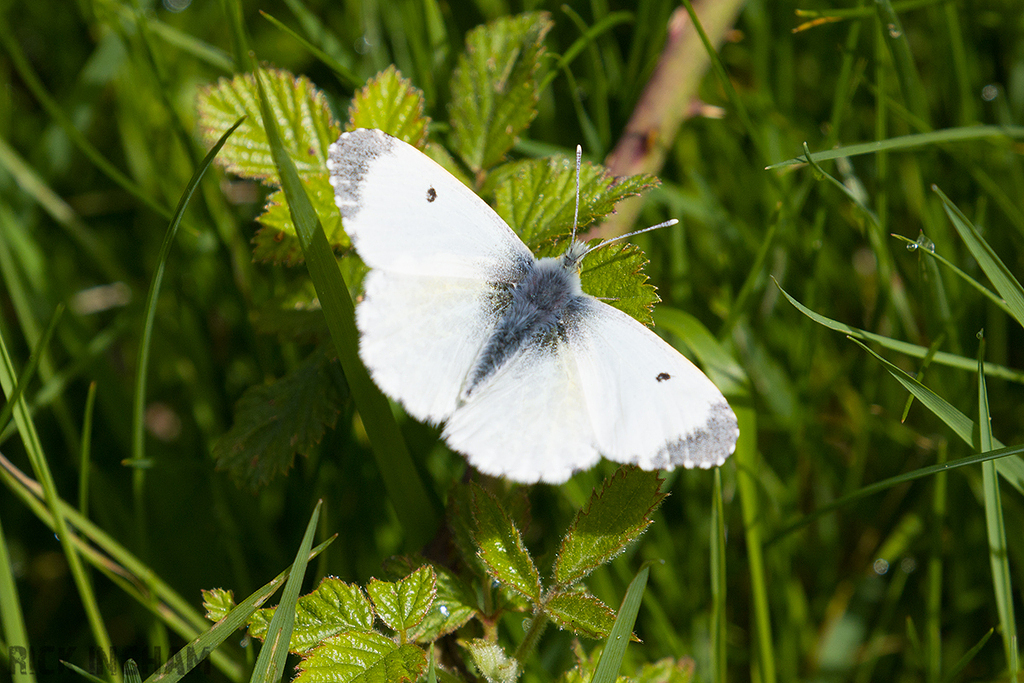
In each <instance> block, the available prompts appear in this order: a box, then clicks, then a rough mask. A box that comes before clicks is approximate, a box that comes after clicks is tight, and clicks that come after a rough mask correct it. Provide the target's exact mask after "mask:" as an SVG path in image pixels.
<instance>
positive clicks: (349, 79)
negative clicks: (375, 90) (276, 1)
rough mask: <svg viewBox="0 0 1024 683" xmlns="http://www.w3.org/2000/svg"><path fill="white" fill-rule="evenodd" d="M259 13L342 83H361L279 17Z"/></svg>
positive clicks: (344, 67) (346, 68) (351, 85)
mask: <svg viewBox="0 0 1024 683" xmlns="http://www.w3.org/2000/svg"><path fill="white" fill-rule="evenodd" d="M260 14H261V15H263V18H264V19H266V20H267V21H269V22H270V23H271V24H273V25H274V26H276V27H277V28H278V29H280V30H281V31H283V32H284V33H287V34H288V35H289V36H291V37H292V38H294V39H295V40H296V41H297V42H298V43H299V44H300V45H302V47H304V48H306V49H307V50H309V53H310V54H311V55H313V56H314V57H316V58H317V59H319V60H320V61H321V62H323V63H324V64H326V65H327V67H328V68H329V69H330V70H331V71H333V72H334V75H335V76H337V77H338V80H339V81H341V84H342V85H344V86H346V87H349V88H352V89H353V90H354V89H356V88H358V87H360V86H361V85H363V82H362V80H361V79H359V78H357V77H356V75H355V74H353V73H352V71H351V70H349V68H348V67H346V66H345V65H344V64H342V63H341V62H339V61H338V60H337V59H335V58H334V57H332V56H330V55H329V54H327V53H326V52H324V51H323V50H321V49H320V48H318V47H317V46H316V45H313V43H311V42H309V41H308V40H306V39H305V38H303V37H302V36H300V35H299V34H298V33H296V32H295V31H293V30H292V29H291V28H289V27H288V26H286V25H285V24H284V23H283V22H281V21H280V20H279V19H277V18H275V17H274V16H273V15H271V14H269V13H268V12H264V11H263V10H260Z"/></svg>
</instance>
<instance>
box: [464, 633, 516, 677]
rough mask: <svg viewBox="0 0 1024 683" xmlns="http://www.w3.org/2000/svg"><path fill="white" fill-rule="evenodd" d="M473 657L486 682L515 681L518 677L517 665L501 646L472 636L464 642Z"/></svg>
mask: <svg viewBox="0 0 1024 683" xmlns="http://www.w3.org/2000/svg"><path fill="white" fill-rule="evenodd" d="M466 649H467V650H469V654H470V656H471V657H472V658H473V664H474V665H476V668H477V671H479V672H480V675H482V676H483V677H484V678H485V679H487V683H515V681H516V679H517V678H519V665H518V663H517V662H516V660H515V659H513V658H511V657H509V656H508V655H507V654H505V651H504V650H502V649H501V646H500V645H498V644H497V643H492V642H490V641H488V640H484V639H483V638H474V639H473V640H471V641H469V642H468V643H466Z"/></svg>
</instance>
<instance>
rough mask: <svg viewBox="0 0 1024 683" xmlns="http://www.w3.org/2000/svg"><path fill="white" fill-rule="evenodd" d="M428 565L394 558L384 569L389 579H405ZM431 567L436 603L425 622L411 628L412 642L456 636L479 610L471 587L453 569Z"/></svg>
mask: <svg viewBox="0 0 1024 683" xmlns="http://www.w3.org/2000/svg"><path fill="white" fill-rule="evenodd" d="M424 564H426V563H424V562H423V560H422V559H420V558H408V557H394V558H391V559H390V560H388V561H386V562H385V563H384V569H385V571H387V572H388V575H389V576H391V575H395V574H397V575H399V576H401V575H408V574H409V573H410V572H412V571H413V570H414V569H415V568H416V567H418V566H422V565H424ZM429 566H430V567H432V568H433V570H434V574H435V576H436V577H437V591H436V595H435V596H434V602H433V604H432V605H431V606H430V610H429V611H428V612H427V614H426V616H425V617H424V618H423V620H422V621H421V622H420V623H419V624H417V625H416V626H414V627H412V628H410V629H409V632H408V634H407V636H408V639H409V640H411V641H413V642H418V643H427V642H432V641H434V640H437V639H438V638H440V637H441V636H444V635H447V634H449V633H452V632H453V631H455V630H456V629H458V628H460V627H461V626H463V625H464V624H465V623H466V622H467V621H469V620H470V619H472V618H473V615H474V614H476V611H477V610H476V606H475V604H474V598H473V595H472V594H471V590H472V589H471V588H470V587H469V586H466V585H465V584H464V583H463V582H462V581H461V580H460V579H459V578H458V577H457V576H455V574H454V573H452V572H451V571H450V570H448V569H445V568H444V567H439V566H437V565H434V564H430V565H429Z"/></svg>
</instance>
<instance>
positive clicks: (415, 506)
mask: <svg viewBox="0 0 1024 683" xmlns="http://www.w3.org/2000/svg"><path fill="white" fill-rule="evenodd" d="M254 73H255V74H256V82H257V84H259V88H260V106H261V107H262V110H263V124H264V128H265V129H266V132H267V138H268V140H269V142H270V148H271V151H272V153H273V156H274V163H275V165H276V166H277V172H278V177H279V178H280V179H281V188H282V189H283V190H284V193H285V196H286V197H287V199H288V210H289V211H290V212H291V216H292V221H293V223H294V224H295V229H296V233H297V234H298V237H299V242H300V243H301V245H302V251H303V254H304V256H305V259H306V267H307V268H308V269H309V276H310V278H311V279H312V280H313V285H314V287H315V288H316V293H317V296H318V297H319V299H320V305H321V307H322V308H323V312H324V316H325V318H326V320H327V327H328V329H329V330H330V333H331V338H332V339H333V340H334V346H335V348H336V349H337V352H338V359H339V360H340V361H341V367H342V370H343V371H344V373H345V379H346V380H347V381H348V385H349V389H350V391H351V392H352V399H353V401H354V402H355V405H356V409H357V410H358V411H359V414H360V416H361V417H362V419H363V425H364V426H365V428H366V433H367V435H368V436H369V438H370V444H371V446H372V448H373V453H374V456H375V457H376V459H377V466H378V468H379V469H380V473H381V477H382V478H383V479H384V485H385V487H386V488H387V490H388V495H389V497H390V499H391V503H392V505H394V507H395V512H396V513H397V514H398V518H399V520H401V523H402V526H403V528H404V529H405V532H406V543H407V547H409V548H419V547H421V546H422V545H423V544H424V543H426V542H427V541H428V540H429V539H430V538H431V537H432V536H433V535H434V531H435V530H436V529H437V526H438V524H439V522H440V517H439V515H438V512H437V509H436V506H435V505H434V502H433V500H432V499H431V497H430V495H429V494H428V493H427V488H426V486H425V484H424V482H423V480H422V479H421V478H420V476H419V473H418V471H417V470H416V467H415V465H414V464H413V461H412V457H411V456H410V455H409V450H408V448H407V447H406V445H405V442H404V441H403V440H402V436H401V432H400V431H399V429H398V425H397V424H396V423H395V417H394V415H393V414H392V412H391V405H390V403H388V400H387V398H385V397H384V395H383V394H382V393H381V392H380V390H379V389H378V388H377V386H376V385H375V384H374V383H373V381H372V380H371V379H370V375H369V373H368V372H367V371H366V368H365V367H364V366H363V363H362V361H361V360H360V359H359V355H358V352H357V349H358V347H359V332H358V331H357V330H356V325H355V306H354V305H353V303H352V298H351V295H350V294H349V289H348V287H347V286H346V284H345V281H344V279H343V278H342V275H341V271H340V270H339V268H338V262H337V260H336V258H335V256H334V252H333V250H332V249H331V247H330V245H329V244H328V243H327V237H326V235H325V234H324V229H323V226H322V225H321V224H320V219H319V218H318V217H317V214H316V211H315V210H314V209H313V206H312V204H311V203H310V201H309V197H308V196H307V195H306V191H305V189H304V188H303V186H302V181H300V180H299V176H298V173H297V172H296V170H295V164H294V163H292V160H291V158H290V157H289V156H288V154H287V153H286V152H285V150H284V146H283V145H282V143H281V137H280V134H279V133H278V130H277V124H276V122H275V121H274V119H273V117H272V116H271V115H270V106H269V103H268V102H267V98H266V93H265V92H264V90H263V82H262V79H261V77H260V74H259V71H258V70H256V71H254Z"/></svg>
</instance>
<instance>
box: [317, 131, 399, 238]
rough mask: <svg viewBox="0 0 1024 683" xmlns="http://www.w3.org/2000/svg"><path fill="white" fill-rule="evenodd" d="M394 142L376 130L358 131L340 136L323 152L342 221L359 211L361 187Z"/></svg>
mask: <svg viewBox="0 0 1024 683" xmlns="http://www.w3.org/2000/svg"><path fill="white" fill-rule="evenodd" d="M395 142H396V140H395V138H393V137H391V136H390V135H388V134H387V133H385V132H383V131H379V130H370V129H368V128H360V129H359V130H354V131H351V132H349V133H342V134H341V137H339V138H338V140H337V142H335V143H334V144H332V145H331V146H330V149H328V151H327V170H328V171H329V172H330V174H331V185H332V186H333V187H334V203H335V204H337V205H338V208H339V209H340V210H341V216H342V218H351V217H352V216H355V215H356V214H357V213H359V210H360V209H361V208H362V193H361V189H362V185H363V182H364V181H365V179H366V174H367V173H368V172H369V169H370V166H371V165H372V164H373V162H374V160H375V159H378V158H380V157H382V156H385V155H387V154H391V153H392V150H393V149H394V146H395Z"/></svg>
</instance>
